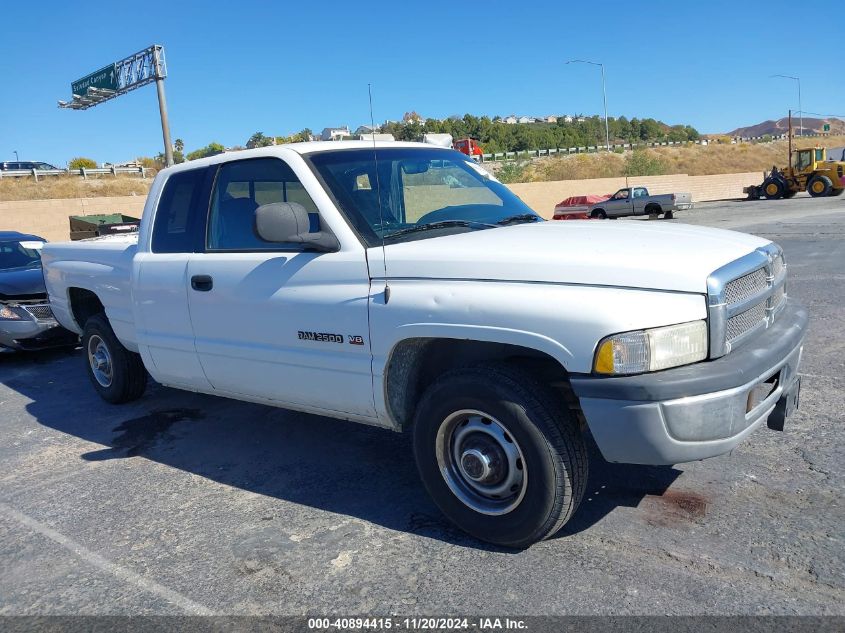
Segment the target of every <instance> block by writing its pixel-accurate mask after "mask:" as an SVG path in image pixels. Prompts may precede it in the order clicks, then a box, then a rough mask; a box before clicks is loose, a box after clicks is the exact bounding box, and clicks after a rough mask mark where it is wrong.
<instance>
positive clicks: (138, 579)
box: [0, 502, 214, 615]
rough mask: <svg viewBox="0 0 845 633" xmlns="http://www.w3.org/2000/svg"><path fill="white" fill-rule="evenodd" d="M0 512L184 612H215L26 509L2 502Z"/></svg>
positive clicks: (95, 565)
mask: <svg viewBox="0 0 845 633" xmlns="http://www.w3.org/2000/svg"><path fill="white" fill-rule="evenodd" d="M0 512H2V513H3V514H5V515H6V516H8V517H11V518H12V519H14V520H15V521H17V522H18V523H20V524H22V525H25V526H26V527H28V528H29V529H31V530H33V531H34V532H37V533H38V534H41V535H42V536H46V537H47V538H48V539H50V540H51V541H54V542H56V543H58V544H59V545H61V546H62V547H64V548H65V549H67V550H68V551H70V552H73V553H74V554H75V555H77V556H78V557H80V558H81V559H83V560H84V561H86V562H87V563H89V564H91V565H93V566H94V567H97V568H99V569H101V570H103V571H105V572H108V573H110V574H112V575H113V576H116V577H117V578H119V579H121V580H123V581H125V582H128V583H132V584H133V585H136V586H138V587H140V588H141V589H143V590H145V591H148V592H150V593H153V594H155V595H157V596H159V597H161V598H164V599H165V600H167V601H168V602H171V603H172V604H174V605H176V606H177V607H179V608H180V609H182V610H184V611H185V612H187V613H189V614H191V615H214V612H213V611H212V610H211V609H208V608H207V607H204V606H203V605H201V604H199V603H197V602H194V601H193V600H191V599H190V598H188V597H187V596H183V595H182V594H181V593H179V592H178V591H174V590H173V589H168V588H167V587H165V586H164V585H160V584H158V583H157V582H155V581H154V580H149V579H147V578H144V577H143V576H140V575H138V574H136V573H135V572H133V571H131V570H129V569H126V568H125V567H121V566H120V565H118V564H117V563H113V562H112V561H110V560H108V559H106V558H103V557H102V556H100V555H99V554H97V553H96V552H92V551H91V550H89V549H88V548H87V547H85V546H83V545H80V544H79V543H77V542H76V541H74V540H73V539H71V538H69V537H67V536H65V535H64V534H61V533H59V532H57V531H56V530H54V529H53V528H51V527H49V526H47V525H44V524H43V523H41V522H40V521H38V520H36V519H33V518H32V517H30V516H27V515H26V514H24V513H23V512H19V511H18V510H15V509H14V508H12V507H11V506H8V505H6V504H5V503H2V502H0Z"/></svg>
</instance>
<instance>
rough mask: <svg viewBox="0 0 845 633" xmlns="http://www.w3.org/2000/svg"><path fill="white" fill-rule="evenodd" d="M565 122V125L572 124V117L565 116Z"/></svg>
mask: <svg viewBox="0 0 845 633" xmlns="http://www.w3.org/2000/svg"><path fill="white" fill-rule="evenodd" d="M563 122H564V123H572V117H571V116H569V115H568V114H566V115H564V116H563Z"/></svg>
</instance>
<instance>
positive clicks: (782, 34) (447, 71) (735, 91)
mask: <svg viewBox="0 0 845 633" xmlns="http://www.w3.org/2000/svg"><path fill="white" fill-rule="evenodd" d="M567 4H569V5H571V6H570V7H566V5H567ZM36 6H37V8H34V7H36ZM798 6H800V5H796V4H795V3H792V2H790V3H786V2H778V1H773V0H769V1H766V2H757V1H753V2H752V1H746V0H743V1H742V2H736V1H734V2H721V1H713V2H687V1H686V0H675V1H674V2H631V1H629V2H614V1H606V2H602V3H594V2H580V3H564V2H560V1H557V2H545V1H543V2H540V1H536V2H534V1H531V0H529V1H527V2H497V1H487V2H469V1H461V0H452V1H450V2H440V1H438V0H430V1H429V2H414V3H409V2H396V1H395V0H394V1H392V2H367V1H365V0H359V1H357V2H354V3H353V2H320V1H314V2H307V3H306V2H281V1H277V2H256V1H254V0H238V1H237V2H222V1H219V0H208V1H206V2H182V1H179V0H172V1H171V2H168V3H150V2H141V3H106V4H103V3H90V4H89V3H84V4H82V3H74V2H58V1H55V0H44V1H43V2H41V3H38V4H37V5H29V4H27V3H25V2H9V3H6V6H4V8H3V15H2V21H0V42H2V54H0V103H2V115H0V160H9V159H12V158H14V154H13V150H18V151H19V153H20V157H21V159H29V160H46V161H48V162H55V163H59V164H64V163H65V162H66V161H67V160H68V159H70V158H71V157H73V156H79V155H83V156H90V157H92V158H94V159H95V160H97V161H98V162H101V161H123V160H128V159H131V158H133V157H135V156H138V155H154V154H156V153H158V152H160V151H161V150H162V140H161V129H160V124H159V118H158V110H157V103H156V92H155V88H154V87H153V86H147V87H144V88H142V89H139V90H137V91H135V92H133V93H130V94H128V95H125V96H122V97H120V98H119V99H116V100H113V101H111V102H108V103H106V104H103V105H101V106H98V107H96V108H92V109H89V110H87V111H69V110H59V109H58V108H57V107H56V100H57V99H68V98H69V97H70V82H71V81H72V80H74V79H78V78H80V77H82V76H83V75H86V74H87V73H89V72H92V71H94V70H96V69H98V68H100V67H102V66H104V65H106V64H108V63H111V62H113V61H116V60H118V59H120V58H122V57H124V56H126V55H129V54H131V53H134V52H135V51H137V50H140V49H142V48H144V47H146V46H148V45H150V44H152V43H159V44H163V45H164V47H165V50H166V54H167V62H168V69H169V76H168V79H167V80H166V89H167V98H168V102H169V108H170V118H171V129H172V133H173V138H174V139H175V138H182V139H184V141H185V145H186V147H187V149H188V150H190V149H195V148H197V147H200V146H203V145H205V144H207V143H208V142H210V141H218V142H220V143H223V144H224V145H227V146H230V145H236V144H243V143H245V142H246V140H247V138H248V137H249V136H250V135H251V134H252V133H253V132H256V131H262V132H264V133H265V134H268V135H269V134H289V133H291V132H295V131H298V130H300V129H302V128H304V127H310V128H312V129H314V130H320V129H322V128H323V127H326V126H334V125H350V126H351V127H353V129H354V127H357V126H358V125H360V124H362V123H366V122H368V120H369V114H368V108H367V83H368V82H372V84H373V96H374V110H375V118H376V120H377V121H383V120H384V119H387V118H390V119H397V118H400V117H401V116H402V114H403V113H404V112H405V111H407V110H411V109H414V110H416V111H418V112H419V113H420V114H422V115H424V116H435V117H444V116H448V115H450V114H455V113H458V114H463V113H465V112H471V113H474V114H489V115H491V116H492V115H496V114H501V115H505V114H510V113H517V114H530V115H540V114H547V113H563V112H566V113H575V112H578V113H590V114H591V113H601V110H602V103H601V80H600V75H599V71H598V68H594V67H591V66H584V65H580V66H573V65H570V66H564V63H563V62H565V61H566V60H567V59H570V58H583V59H593V60H598V61H601V62H603V63H604V64H605V65H606V71H607V94H608V109H609V111H610V115H611V116H618V115H626V116H629V117H631V116H639V117H654V118H657V119H662V120H664V121H666V122H668V123H672V124H675V123H687V124H690V125H693V126H695V127H696V128H698V129H699V130H700V131H702V132H723V131H728V130H731V129H733V128H735V127H738V126H741V125H750V124H753V123H757V122H760V121H762V120H765V119H770V118H779V117H781V116H784V115H785V114H786V110H787V109H788V108H789V107H793V108H795V109H797V107H798V104H797V96H796V86H795V82H792V81H788V80H785V79H770V78H769V75H771V74H774V73H782V74H787V75H800V76H801V81H802V90H803V106H804V110H805V111H807V112H820V113H834V114H835V113H842V112H843V110H845V80H843V78H842V75H841V70H838V69H839V67H840V66H841V65H840V66H837V65H836V64H831V63H829V61H825V62H824V63H815V60H817V59H819V58H820V57H821V58H822V59H825V60H830V59H831V58H832V57H831V55H832V54H833V53H834V50H836V51H837V52H836V57H839V56H841V48H842V46H841V44H842V42H843V41H845V23H843V22H842V20H841V19H839V18H835V19H824V18H823V17H822V15H821V14H814V13H813V12H812V11H811V12H810V13H811V14H812V17H809V14H806V12H805V16H804V17H800V16H799V13H795V12H794V9H795V8H796V7H798ZM790 15H793V16H794V17H795V19H790V18H789V17H788V16H790ZM771 16H778V17H777V19H771ZM811 38H812V39H815V40H818V41H819V42H821V43H822V44H821V45H813V44H812V43H811ZM819 51H829V53H830V54H821V55H820V54H819V53H818V52H819ZM836 73H840V74H839V75H837V74H836Z"/></svg>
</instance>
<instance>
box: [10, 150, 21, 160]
mask: <svg viewBox="0 0 845 633" xmlns="http://www.w3.org/2000/svg"><path fill="white" fill-rule="evenodd" d="M12 151H13V152H14V153H15V160H16V161H17V162H20V160H21V159H20V157H19V156H18V150H16V149H13V150H12Z"/></svg>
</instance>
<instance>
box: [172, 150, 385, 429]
mask: <svg viewBox="0 0 845 633" xmlns="http://www.w3.org/2000/svg"><path fill="white" fill-rule="evenodd" d="M298 166H299V167H300V168H301V169H305V167H304V166H303V165H298ZM274 202H289V203H294V204H301V205H302V206H303V207H305V209H306V210H307V211H308V212H309V216H310V218H311V221H312V224H315V223H319V222H320V216H319V211H318V209H317V207H316V205H315V203H314V202H313V200H312V198H311V196H310V195H309V194H308V192H307V191H306V190H305V188H304V187H303V185H302V184H301V181H300V179H299V178H298V177H297V175H296V173H295V172H294V170H293V169H292V167H291V166H290V165H289V164H288V163H287V162H285V161H284V160H282V159H281V158H277V157H267V158H253V159H245V160H239V161H231V162H228V163H224V164H222V165H220V166H219V169H218V170H217V173H216V175H215V181H214V186H213V188H212V193H211V198H210V206H209V213H208V221H207V228H206V232H205V236H204V244H203V248H202V249H200V251H201V252H197V253H195V254H193V255H192V256H191V257H190V261H189V262H188V266H187V273H186V284H187V293H188V304H189V309H190V315H191V322H192V323H193V332H194V337H195V344H196V350H197V354H198V357H199V362H200V363H201V365H202V368H203V371H204V372H205V375H206V376H207V377H208V380H209V382H210V383H211V385H212V386H213V388H214V390H215V391H216V392H219V393H221V394H223V395H233V396H236V397H238V396H242V397H247V398H257V399H261V400H269V401H273V402H274V403H278V404H280V405H283V406H284V405H290V406H292V407H294V408H302V409H306V410H315V411H326V412H333V413H337V412H341V413H343V414H346V415H350V416H352V417H359V418H374V417H375V415H376V414H375V406H374V402H373V386H372V367H371V365H372V356H371V353H370V346H369V336H368V317H367V306H368V298H369V291H370V282H369V274H368V270H367V266H366V260H365V254H364V250H363V247H361V248H358V249H355V248H351V247H348V248H343V247H341V248H340V249H339V250H338V251H336V252H317V251H313V250H306V249H304V248H303V246H302V245H301V244H295V243H270V242H265V241H263V240H261V238H260V237H258V235H257V234H256V232H255V228H254V227H255V210H256V209H257V208H258V207H259V206H261V205H263V204H270V203H274ZM321 228H323V229H325V227H321ZM312 230H316V226H312Z"/></svg>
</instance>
